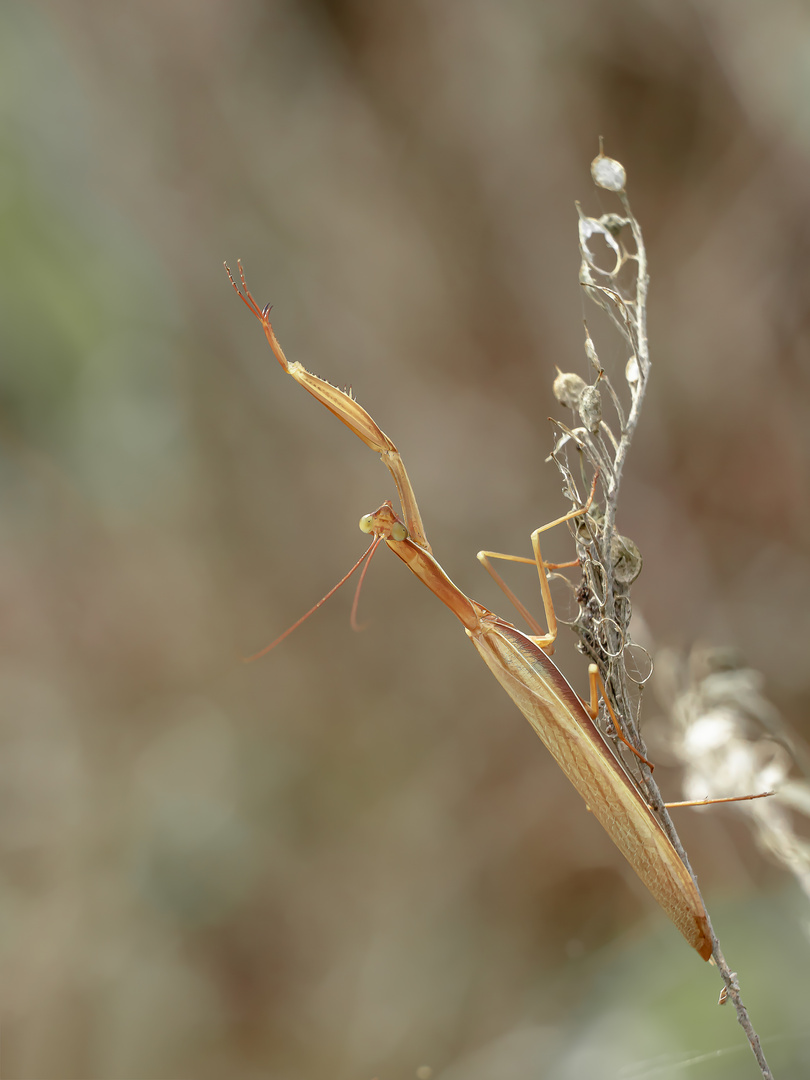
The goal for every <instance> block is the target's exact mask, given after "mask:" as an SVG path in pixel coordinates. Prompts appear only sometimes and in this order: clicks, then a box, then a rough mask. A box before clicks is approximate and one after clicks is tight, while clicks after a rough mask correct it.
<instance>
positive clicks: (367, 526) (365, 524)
mask: <svg viewBox="0 0 810 1080" xmlns="http://www.w3.org/2000/svg"><path fill="white" fill-rule="evenodd" d="M360 532H364V533H370V532H374V515H373V514H363V516H362V517H361V518H360Z"/></svg>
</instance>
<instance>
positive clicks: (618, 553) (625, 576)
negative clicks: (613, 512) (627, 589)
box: [610, 533, 643, 585]
mask: <svg viewBox="0 0 810 1080" xmlns="http://www.w3.org/2000/svg"><path fill="white" fill-rule="evenodd" d="M610 561H611V563H612V564H613V577H614V580H615V581H616V583H617V584H619V585H632V584H633V582H634V581H635V580H636V578H637V577H638V575H639V574H640V573H641V565H642V561H643V560H642V558H641V552H640V551H639V550H638V548H637V547H636V545H635V544H634V543H633V541H632V540H631V539H630V538H629V537H628V536H620V535H619V533H614V534H613V536H612V537H611V539H610Z"/></svg>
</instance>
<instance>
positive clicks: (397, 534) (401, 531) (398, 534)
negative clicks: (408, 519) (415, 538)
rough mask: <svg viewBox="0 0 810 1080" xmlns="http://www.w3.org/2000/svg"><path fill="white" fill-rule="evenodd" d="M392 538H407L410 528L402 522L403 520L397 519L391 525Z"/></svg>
mask: <svg viewBox="0 0 810 1080" xmlns="http://www.w3.org/2000/svg"><path fill="white" fill-rule="evenodd" d="M391 539H392V540H407V539H408V530H407V529H406V528H405V526H404V525H403V524H402V522H401V521H395V522H394V524H393V525H392V526H391Z"/></svg>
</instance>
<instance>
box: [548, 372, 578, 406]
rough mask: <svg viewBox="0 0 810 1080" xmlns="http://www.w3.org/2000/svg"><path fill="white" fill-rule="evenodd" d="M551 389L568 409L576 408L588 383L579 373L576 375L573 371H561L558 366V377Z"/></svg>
mask: <svg viewBox="0 0 810 1080" xmlns="http://www.w3.org/2000/svg"><path fill="white" fill-rule="evenodd" d="M551 389H552V390H553V391H554V397H555V398H556V399H557V401H559V402H560V404H561V405H565V407H566V408H568V409H575V408H576V407H577V405H578V404H579V399H580V397H581V396H582V391H583V390H585V389H586V383H585V380H584V379H583V378H581V377H580V376H579V375H575V374H574V373H573V372H571V371H560V369H559V368H557V378H556V379H555V380H554V382H553V384H552V387H551Z"/></svg>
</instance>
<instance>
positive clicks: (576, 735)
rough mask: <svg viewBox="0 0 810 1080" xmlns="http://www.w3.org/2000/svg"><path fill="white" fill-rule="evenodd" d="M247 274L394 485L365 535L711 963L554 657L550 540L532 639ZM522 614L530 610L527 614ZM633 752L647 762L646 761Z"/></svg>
mask: <svg viewBox="0 0 810 1080" xmlns="http://www.w3.org/2000/svg"><path fill="white" fill-rule="evenodd" d="M227 269H228V268H227V266H226V270H227ZM239 270H240V275H241V281H242V286H243V289H244V292H242V291H240V289H239V287H238V285H237V284H236V282H235V281H234V279H233V277H232V276H231V272H230V270H228V277H229V278H230V280H231V284H232V285H233V287H234V289H235V290H236V292H237V294H238V295H239V296H240V297H241V299H242V300H243V301H244V303H245V304H246V305H247V306H248V308H250V310H251V311H252V312H253V314H254V315H255V316H256V318H257V319H258V320H259V321H260V322H261V324H262V327H263V329H264V332H265V335H266V337H267V340H268V341H269V343H270V346H271V348H272V350H273V353H274V354H275V356H276V359H277V360H278V362H279V363H280V364H281V366H282V367H283V368H284V370H285V371H286V372H287V373H288V374H289V375H292V377H293V378H294V379H295V380H296V381H297V382H299V383H300V384H301V385H302V386H303V387H304V389H306V390H307V391H308V392H309V393H310V394H312V396H313V397H315V398H317V399H318V401H320V402H321V403H322V404H323V405H325V406H326V407H327V409H329V411H330V412H332V413H334V415H335V416H337V417H338V419H339V420H341V421H342V422H343V423H344V424H345V425H346V426H347V427H349V428H350V429H351V430H352V431H353V432H354V433H355V434H356V435H357V436H358V437H359V438H360V439H362V440H363V442H364V443H365V444H366V445H367V446H369V447H370V448H371V449H372V450H376V451H377V452H378V453H379V454H380V456H381V458H382V460H383V461H384V463H385V464H386V466H387V467H388V469H389V470H390V472H391V474H392V476H393V478H394V482H395V484H396V487H397V491H398V493H399V497H400V501H401V504H402V511H403V516H404V519H405V520H404V522H403V521H401V520H400V519H399V518H398V517H397V515H396V514H395V513H394V511H393V508H392V505H391V503H390V502H386V503H384V504H383V505H382V506H381V507H380V508H379V509H378V510H376V511H375V512H374V513H373V514H367V515H366V516H365V517H363V518H362V519H361V521H360V528H361V529H362V530H363V531H364V532H366V533H370V534H372V535H373V536H374V537H375V538H378V539H381V540H384V541H385V543H386V544H387V545H388V547H389V548H390V549H391V550H392V551H393V552H394V554H395V555H397V556H398V557H399V558H400V559H401V560H402V561H403V562H404V563H405V564H406V565H407V566H408V567H409V569H410V570H411V571H412V572H413V573H414V574H415V575H416V576H417V577H418V578H419V580H420V581H421V582H422V583H423V584H424V585H426V586H427V587H428V588H429V589H430V590H431V592H433V593H434V594H435V595H436V596H437V597H438V599H439V600H441V601H442V603H444V604H445V605H446V606H447V607H448V608H450V610H451V611H452V612H453V614H454V615H456V617H457V618H458V619H459V620H460V621H461V623H462V624H463V626H464V629H465V631H466V633H467V636H468V637H469V638H470V640H471V641H472V643H473V645H474V646H475V648H476V649H477V651H478V653H479V654H480V656H481V658H482V659H483V661H484V663H485V664H486V665H487V667H488V668H489V669H490V671H491V672H492V674H493V675H494V676H495V678H496V679H497V680H498V682H499V683H500V684H501V686H502V687H503V688H504V690H506V692H507V694H508V695H509V696H510V697H511V698H512V700H513V701H514V702H515V704H516V705H517V707H518V708H519V709H520V711H521V712H522V713H523V715H524V716H525V717H526V719H527V720H528V721H529V723H530V724H531V725H532V727H533V728H534V730H535V731H536V732H537V734H538V735H539V736H540V738H541V740H542V741H543V743H544V744H545V746H546V747H547V748H548V750H549V751H550V753H551V754H552V756H553V757H554V760H555V761H556V762H557V764H558V765H559V766H560V768H561V769H562V770H563V772H564V773H565V775H566V776H567V777H568V779H569V780H570V781H571V783H572V784H573V785H574V787H575V788H576V789H577V791H578V792H579V794H580V795H581V796H582V798H583V799H584V800H585V802H586V803H587V805H588V807H589V809H590V810H591V812H592V813H593V814H594V816H595V817H596V818H597V820H598V821H599V822H600V823H601V824H602V826H603V827H604V829H605V831H606V832H607V833H608V835H609V836H610V838H611V839H612V840H613V842H614V844H615V845H616V846H617V847H618V849H619V850H620V851H621V853H622V854H623V855H624V857H625V858H626V859H627V861H628V862H629V863H630V865H631V866H632V867H633V869H634V870H635V872H636V873H637V874H638V876H639V877H640V878H641V880H642V881H643V882H644V884H645V885H646V886H647V888H648V889H649V890H650V892H651V893H652V895H653V896H654V897H655V899H656V900H657V901H658V903H659V904H660V905H661V907H662V908H663V909H664V911H665V912H666V913H667V915H669V917H670V919H672V921H673V922H674V923H675V925H676V926H677V928H678V929H679V930H680V932H681V933H682V934H683V936H684V937H685V938H686V940H687V941H688V942H689V944H690V945H691V946H692V947H693V948H695V949H696V950H697V951H698V953H699V954H700V955H701V956H702V957H703V959H704V960H708V959H709V957H710V956H711V953H712V935H711V931H710V928H709V922H708V916H707V914H706V909H705V908H704V906H703V902H702V900H701V898H700V894H699V893H698V890H697V886H696V885H695V883H694V881H693V879H692V877H691V875H690V874H689V871H688V870H687V869H686V867H685V865H684V864H683V862H682V861H681V859H680V858H679V856H678V854H677V852H676V851H675V848H674V847H673V846H672V843H671V842H670V840H669V838H668V837H667V835H666V833H665V832H664V830H663V828H662V826H661V823H660V822H659V820H658V818H656V816H655V815H654V814H653V812H652V810H651V809H650V808H649V806H648V805H647V803H646V801H645V800H644V798H643V796H642V795H641V793H640V792H639V790H638V788H637V787H636V785H635V784H634V782H633V780H632V779H631V777H630V775H629V773H628V772H627V770H626V769H625V767H624V765H623V764H622V763H621V761H620V760H619V759H618V758H617V757H616V756H615V755H614V753H613V752H612V750H611V749H610V747H609V745H608V743H607V741H606V740H605V738H604V736H603V735H602V733H601V732H600V730H599V728H598V727H597V726H596V724H595V722H594V720H595V718H596V711H597V706H596V702H595V700H594V698H595V689H594V688H595V682H594V672H595V668H593V670H592V673H591V687H592V695H591V696H592V700H591V709H590V711H589V710H588V709H586V707H585V705H584V704H583V702H582V700H581V699H580V698H579V697H578V696H577V694H576V693H575V692H574V690H573V689H572V688H571V686H570V685H569V684H568V682H567V681H566V679H565V677H564V675H563V674H562V673H561V672H560V670H559V669H558V668H557V667H556V665H555V664H554V662H553V661H552V660H551V658H550V656H549V655H548V652H547V651H546V650H548V651H551V649H552V647H553V643H554V638H555V636H556V620H555V619H554V617H553V608H552V606H551V598H550V595H549V592H548V582H547V578H546V566H545V564H544V562H543V559H542V556H541V554H540V548H539V544H538V542H537V535H538V533H539V532H541V531H542V530H537V532H536V533H535V534H534V536H533V545H534V551H535V560H534V561H536V563H537V567H538V571H539V574H540V584H541V589H542V592H543V600H544V604H545V607H546V613H547V617H548V620H549V632H548V633H547V634H538V635H536V636H530V635H527V634H524V633H522V632H521V631H520V630H518V629H517V628H516V627H514V626H512V624H511V623H508V622H506V621H505V620H503V619H501V618H499V617H498V616H497V615H494V614H493V613H492V612H491V611H489V610H487V608H485V607H484V606H483V605H481V604H479V603H477V602H476V601H475V600H471V599H470V598H469V597H467V596H465V595H464V593H463V592H462V591H461V590H460V589H459V588H458V587H457V586H456V585H454V584H453V582H452V581H451V580H450V578H449V577H448V576H447V574H446V573H445V572H444V570H443V569H442V568H441V566H440V565H439V563H438V562H437V561H436V559H435V558H434V557H433V554H432V552H431V549H430V545H429V544H428V542H427V538H426V537H425V531H424V526H423V524H422V519H421V516H420V514H419V508H418V506H417V503H416V497H415V495H414V492H413V488H412V486H411V483H410V481H409V479H408V475H407V473H406V471H405V466H404V464H403V462H402V458H401V456H400V454H399V452H398V450H397V448H396V446H395V445H394V443H393V442H392V441H391V440H390V439H389V438H388V436H387V435H385V434H384V432H383V431H382V430H381V429H380V428H379V427H378V426H377V424H376V423H375V422H374V420H373V419H372V418H371V417H370V416H369V414H368V413H367V412H366V411H365V409H363V408H362V407H361V406H360V405H358V403H357V402H356V401H355V400H354V399H353V398H352V397H350V396H349V395H348V394H346V393H344V392H343V391H341V390H338V389H337V388H336V387H334V386H331V385H330V384H329V383H327V382H325V381H324V380H323V379H319V378H318V377H317V376H315V375H312V374H311V373H310V372H308V371H307V370H306V369H305V368H304V367H302V365H301V364H298V363H293V364H291V363H290V362H289V361H288V360H287V358H286V357H285V355H284V352H283V350H282V348H281V346H280V345H279V343H278V340H277V339H276V336H275V333H274V332H273V327H272V326H271V324H270V319H269V311H270V309H269V307H265V308H263V309H260V308H259V306H258V304H257V303H256V301H255V300H254V299H253V297H252V296H251V294H250V292H249V291H248V288H247V285H246V283H245V278H244V274H243V273H242V267H241V263H240V264H239ZM586 509H587V506H586V507H584V508H583V509H581V510H578V511H574V512H573V513H572V514H568V515H566V518H570V517H573V516H576V515H577V514H580V513H584V512H585V510H586ZM560 520H561V521H562V520H565V518H562V519H560ZM552 524H556V523H552ZM486 554H489V553H480V555H479V557H480V558H481V559H482V561H483V562H484V563H485V565H487V559H486ZM490 572H492V571H490ZM519 607H520V608H521V610H523V609H522V605H519ZM617 730H618V729H617ZM625 741H626V740H625ZM628 745H629V744H628ZM631 749H633V752H634V753H636V754H637V756H639V757H641V755H640V754H638V751H636V750H635V749H634V748H633V747H631ZM643 760H645V761H646V759H643Z"/></svg>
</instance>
